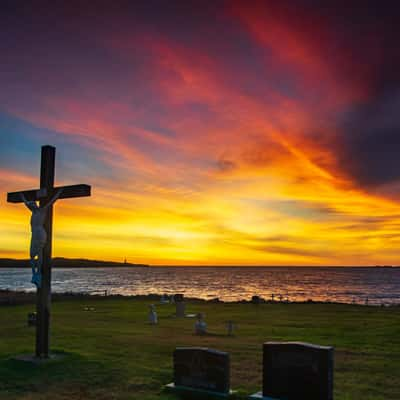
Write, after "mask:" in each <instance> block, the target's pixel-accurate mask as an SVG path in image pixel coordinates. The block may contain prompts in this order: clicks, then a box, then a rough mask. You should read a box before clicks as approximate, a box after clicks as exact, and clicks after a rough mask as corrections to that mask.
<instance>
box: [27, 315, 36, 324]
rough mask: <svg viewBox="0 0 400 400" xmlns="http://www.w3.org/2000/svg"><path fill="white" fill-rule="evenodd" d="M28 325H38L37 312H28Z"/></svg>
mask: <svg viewBox="0 0 400 400" xmlns="http://www.w3.org/2000/svg"><path fill="white" fill-rule="evenodd" d="M28 326H36V312H31V313H29V314H28Z"/></svg>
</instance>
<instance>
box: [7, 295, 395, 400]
mask: <svg viewBox="0 0 400 400" xmlns="http://www.w3.org/2000/svg"><path fill="white" fill-rule="evenodd" d="M150 303H151V300H149V299H140V300H139V299H134V298H113V297H108V298H94V299H88V300H82V299H80V300H76V299H71V300H68V301H61V302H55V303H53V311H52V346H51V347H52V349H53V350H56V351H59V352H64V353H65V357H64V358H62V359H60V360H52V361H50V362H48V363H46V364H44V365H40V366H37V365H32V364H30V363H27V362H23V361H17V360H14V359H13V358H12V357H13V356H15V355H17V354H21V353H32V352H33V349H34V340H35V339H34V333H35V332H34V328H29V327H27V324H26V320H27V313H28V312H29V311H33V306H29V305H23V306H2V307H0V399H1V400H11V399H20V400H28V399H29V400H30V399H40V400H45V399H49V400H50V399H51V400H61V399H68V400H77V399H96V400H102V399H107V400H109V399H143V400H151V399H165V400H166V399H175V397H174V395H172V394H167V393H165V392H163V391H162V387H163V385H164V384H166V383H169V382H171V381H172V352H173V350H174V348H175V347H176V346H204V347H210V348H215V349H219V350H223V351H228V352H229V353H230V354H231V363H232V365H231V382H232V388H234V389H239V398H245V397H246V395H247V394H250V393H253V392H256V391H258V390H261V373H262V364H261V359H262V343H263V342H265V341H270V340H283V341H305V342H312V343H316V344H321V345H333V346H334V347H335V349H336V351H335V374H334V387H335V400H350V399H354V400H399V399H400V307H394V308H376V307H363V306H355V305H335V304H279V303H276V304H261V305H253V304H223V303H220V304H214V303H206V302H200V301H190V302H188V304H187V312H193V313H194V312H203V313H205V315H206V322H207V324H208V328H209V330H210V331H211V332H212V333H214V335H210V336H205V337H199V336H195V335H194V334H193V326H194V320H193V319H187V318H186V319H175V318H172V317H171V314H173V312H174V306H173V305H163V306H161V305H160V306H157V312H158V315H159V325H158V326H151V325H149V324H147V312H148V307H147V306H148V304H150ZM85 306H90V307H95V311H84V307H85ZM229 319H232V320H234V321H236V322H237V325H238V328H237V331H236V335H235V336H234V337H228V336H226V335H225V333H226V328H225V321H226V320H229Z"/></svg>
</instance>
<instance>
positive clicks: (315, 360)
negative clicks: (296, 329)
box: [251, 342, 334, 400]
mask: <svg viewBox="0 0 400 400" xmlns="http://www.w3.org/2000/svg"><path fill="white" fill-rule="evenodd" d="M333 352H334V349H333V347H326V346H318V345H314V344H309V343H301V342H267V343H264V346H263V391H262V394H261V393H258V394H256V395H253V396H251V398H253V399H256V398H258V399H259V398H266V399H279V400H295V399H296V400H299V399H306V400H333Z"/></svg>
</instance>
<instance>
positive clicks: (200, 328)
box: [194, 313, 207, 335]
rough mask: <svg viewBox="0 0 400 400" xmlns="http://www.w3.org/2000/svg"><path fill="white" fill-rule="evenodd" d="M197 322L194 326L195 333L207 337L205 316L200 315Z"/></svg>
mask: <svg viewBox="0 0 400 400" xmlns="http://www.w3.org/2000/svg"><path fill="white" fill-rule="evenodd" d="M196 318H197V320H196V323H195V324H194V333H195V334H196V335H206V334H207V324H206V321H204V314H203V313H198V314H197V316H196Z"/></svg>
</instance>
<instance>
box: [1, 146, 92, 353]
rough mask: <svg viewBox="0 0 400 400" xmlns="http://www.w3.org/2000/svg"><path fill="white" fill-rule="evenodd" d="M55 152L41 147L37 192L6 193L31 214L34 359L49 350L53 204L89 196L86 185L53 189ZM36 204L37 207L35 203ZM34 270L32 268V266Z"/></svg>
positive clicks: (88, 187)
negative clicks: (34, 264)
mask: <svg viewBox="0 0 400 400" xmlns="http://www.w3.org/2000/svg"><path fill="white" fill-rule="evenodd" d="M55 156H56V149H55V147H52V146H42V158H41V165H40V189H38V190H25V191H21V192H12V193H8V194H7V201H8V202H10V203H25V204H26V205H27V207H28V208H29V209H30V210H31V211H32V218H31V226H32V241H31V263H36V266H37V269H38V271H37V274H36V277H35V274H34V276H33V277H32V282H34V283H35V284H36V286H37V296H36V357H38V358H48V357H49V347H50V306H51V245H52V231H53V203H54V202H55V201H56V200H57V199H68V198H73V197H84V196H90V186H89V185H71V186H60V187H54V169H55V168H54V166H55ZM36 201H39V207H38V206H37V204H36ZM36 253H38V254H36ZM32 269H33V270H34V267H32Z"/></svg>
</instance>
